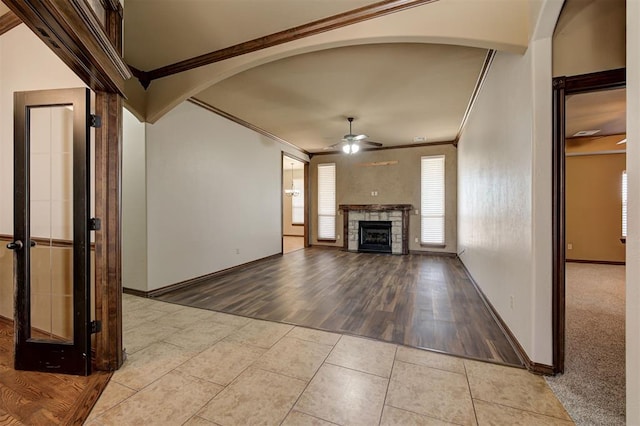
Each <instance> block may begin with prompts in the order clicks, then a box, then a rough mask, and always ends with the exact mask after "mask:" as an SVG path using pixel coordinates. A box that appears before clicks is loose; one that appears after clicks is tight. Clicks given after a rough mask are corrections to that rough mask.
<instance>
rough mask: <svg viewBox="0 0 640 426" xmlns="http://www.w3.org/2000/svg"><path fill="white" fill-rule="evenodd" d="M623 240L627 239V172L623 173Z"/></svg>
mask: <svg viewBox="0 0 640 426" xmlns="http://www.w3.org/2000/svg"><path fill="white" fill-rule="evenodd" d="M622 238H627V171H626V170H625V171H624V172H622Z"/></svg>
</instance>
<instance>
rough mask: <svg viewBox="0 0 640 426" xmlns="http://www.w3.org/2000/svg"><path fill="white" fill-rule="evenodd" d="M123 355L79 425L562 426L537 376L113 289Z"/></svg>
mask: <svg viewBox="0 0 640 426" xmlns="http://www.w3.org/2000/svg"><path fill="white" fill-rule="evenodd" d="M123 311H124V317H123V321H124V345H125V347H126V348H127V353H128V359H127V361H126V362H125V364H124V366H123V367H122V368H121V369H120V370H119V371H117V372H116V373H115V374H114V376H113V378H112V379H111V382H110V383H109V385H108V386H107V388H106V390H105V391H104V393H103V394H102V396H101V397H100V399H99V401H98V403H97V404H96V406H95V407H94V409H93V411H92V412H91V414H90V416H89V418H88V419H87V422H86V423H85V424H86V425H91V426H97V425H141V424H149V425H188V426H193V425H221V426H226V425H280V424H282V425H332V424H338V425H378V424H380V425H516V424H517V425H571V424H573V422H572V421H571V419H570V417H569V416H568V414H567V412H566V411H565V409H564V408H563V406H562V404H560V402H559V401H558V400H557V399H556V397H555V396H554V394H553V393H552V392H551V390H550V389H549V387H548V386H547V384H546V383H545V381H544V379H543V378H542V377H538V376H535V375H533V374H530V373H528V372H527V371H525V370H521V369H516V368H510V367H503V366H498V365H493V364H487V363H482V362H477V361H471V360H464V359H461V358H455V357H451V356H446V355H442V354H437V353H433V352H429V351H423V350H418V349H412V348H407V347H403V346H399V345H395V344H389V343H383V342H378V341H375V340H368V339H363V338H358V337H352V336H348V335H341V334H334V333H327V332H323V331H317V330H312V329H307V328H303V327H295V326H290V325H285V324H279V323H272V322H267V321H259V320H253V319H249V318H243V317H238V316H233V315H228V314H223V313H218V312H213V311H206V310H201V309H196V308H189V307H184V306H179V305H172V304H169V303H164V302H158V301H154V300H149V299H143V298H138V297H133V296H129V295H124V296H123Z"/></svg>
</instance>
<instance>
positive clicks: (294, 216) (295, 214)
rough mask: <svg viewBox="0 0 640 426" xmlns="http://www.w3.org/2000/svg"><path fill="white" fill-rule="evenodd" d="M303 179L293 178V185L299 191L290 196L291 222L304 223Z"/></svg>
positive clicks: (295, 223) (294, 223)
mask: <svg viewBox="0 0 640 426" xmlns="http://www.w3.org/2000/svg"><path fill="white" fill-rule="evenodd" d="M303 183H304V180H303V179H294V180H293V187H294V188H295V189H297V190H298V191H300V194H299V195H298V196H297V197H291V223H292V224H293V225H304V184H303Z"/></svg>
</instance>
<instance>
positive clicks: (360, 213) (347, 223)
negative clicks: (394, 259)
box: [338, 204, 413, 254]
mask: <svg viewBox="0 0 640 426" xmlns="http://www.w3.org/2000/svg"><path fill="white" fill-rule="evenodd" d="M338 209H339V210H340V211H342V212H343V213H342V217H343V224H344V230H343V234H342V235H344V238H343V245H342V247H343V249H344V250H348V251H356V250H357V243H358V225H357V223H358V221H360V220H366V221H380V220H384V221H386V220H389V221H391V222H392V231H391V232H392V241H393V243H392V253H393V254H409V212H410V211H411V210H412V209H413V206H412V205H411V204H340V205H339V206H338Z"/></svg>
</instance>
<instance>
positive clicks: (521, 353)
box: [456, 255, 543, 374]
mask: <svg viewBox="0 0 640 426" xmlns="http://www.w3.org/2000/svg"><path fill="white" fill-rule="evenodd" d="M456 257H457V255H456ZM458 260H459V261H460V264H461V265H462V269H463V270H464V272H465V274H467V277H468V278H469V281H470V282H471V284H472V285H473V287H474V288H475V289H476V291H477V292H478V295H479V296H480V299H482V303H484V305H485V306H486V307H487V310H489V313H490V314H491V316H492V317H493V319H494V321H495V322H496V324H498V327H500V329H501V330H502V333H503V334H504V335H505V337H506V338H507V340H508V341H509V344H510V345H511V347H512V348H513V350H514V351H515V352H516V355H518V358H520V362H522V365H524V366H525V367H526V368H527V370H529V371H534V372H538V370H534V367H535V368H537V369H540V367H536V366H538V365H543V364H536V363H534V362H532V361H531V360H530V359H529V356H528V355H527V353H526V352H525V350H524V348H523V347H522V345H520V342H519V341H518V339H516V336H514V334H513V333H512V332H511V330H510V329H509V327H508V326H507V324H506V323H505V322H504V320H503V319H502V317H501V316H500V314H499V313H498V311H496V309H495V308H494V307H493V305H492V304H491V302H490V301H489V299H488V298H487V296H486V295H485V294H484V292H483V291H482V289H481V288H480V286H479V285H478V283H477V282H476V280H475V279H473V276H472V275H471V272H469V269H467V265H465V264H464V262H463V261H462V259H460V258H459V257H458ZM541 374H542V373H541Z"/></svg>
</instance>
